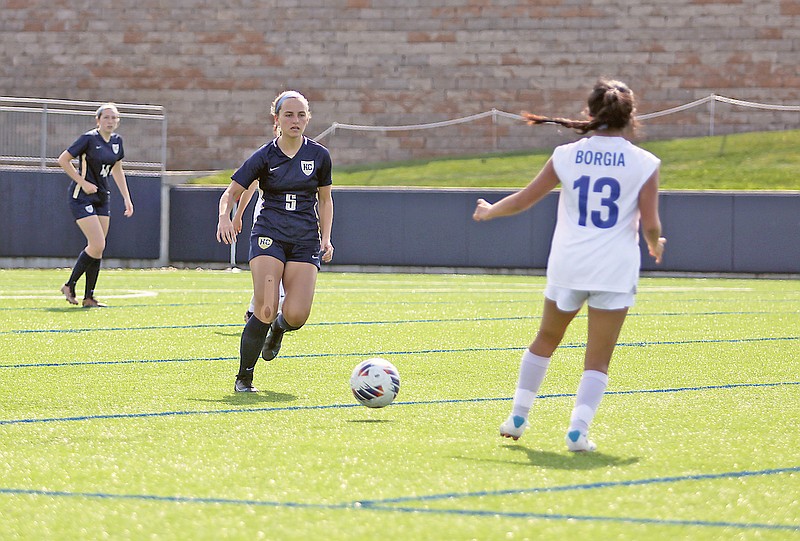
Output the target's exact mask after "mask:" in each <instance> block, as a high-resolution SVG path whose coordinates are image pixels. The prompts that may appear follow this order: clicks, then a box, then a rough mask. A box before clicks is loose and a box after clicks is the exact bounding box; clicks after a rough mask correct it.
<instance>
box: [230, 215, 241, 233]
mask: <svg viewBox="0 0 800 541" xmlns="http://www.w3.org/2000/svg"><path fill="white" fill-rule="evenodd" d="M232 223H233V230H234V231H236V232H237V233H241V232H242V217H241V216H238V215H237V216H234V217H233V222H232Z"/></svg>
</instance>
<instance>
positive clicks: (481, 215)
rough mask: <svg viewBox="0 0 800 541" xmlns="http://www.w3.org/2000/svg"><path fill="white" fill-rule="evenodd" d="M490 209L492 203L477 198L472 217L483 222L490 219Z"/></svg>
mask: <svg viewBox="0 0 800 541" xmlns="http://www.w3.org/2000/svg"><path fill="white" fill-rule="evenodd" d="M491 210H492V204H491V203H489V202H488V201H486V200H485V199H478V204H477V205H476V206H475V212H473V213H472V219H473V220H475V221H476V222H485V221H486V220H491V219H492V218H491V216H489V212H490V211H491Z"/></svg>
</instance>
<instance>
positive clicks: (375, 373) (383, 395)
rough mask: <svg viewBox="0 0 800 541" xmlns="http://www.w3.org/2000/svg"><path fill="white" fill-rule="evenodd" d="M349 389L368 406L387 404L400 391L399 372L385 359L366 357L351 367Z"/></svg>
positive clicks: (380, 406)
mask: <svg viewBox="0 0 800 541" xmlns="http://www.w3.org/2000/svg"><path fill="white" fill-rule="evenodd" d="M350 390H351V391H353V396H354V397H356V400H357V401H358V402H359V403H360V404H363V405H364V406H367V407H368V408H382V407H384V406H388V405H389V404H391V403H392V401H394V399H395V397H397V393H399V392H400V372H398V371H397V368H395V366H394V365H393V364H392V363H390V362H389V361H387V360H386V359H381V358H380V357H375V358H373V359H367V360H366V361H362V362H360V363H358V365H356V367H355V368H354V369H353V374H352V375H351V376H350Z"/></svg>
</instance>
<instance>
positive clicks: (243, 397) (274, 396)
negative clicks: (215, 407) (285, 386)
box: [189, 391, 297, 406]
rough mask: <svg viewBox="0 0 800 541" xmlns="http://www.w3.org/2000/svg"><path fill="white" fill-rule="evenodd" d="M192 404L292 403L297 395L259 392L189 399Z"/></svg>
mask: <svg viewBox="0 0 800 541" xmlns="http://www.w3.org/2000/svg"><path fill="white" fill-rule="evenodd" d="M189 400H190V401H193V402H210V403H213V404H229V405H231V406H241V405H243V404H265V403H273V402H293V401H295V400H297V395H293V394H289V393H276V392H274V391H259V392H257V393H231V394H229V395H228V396H224V397H222V398H219V399H213V398H189Z"/></svg>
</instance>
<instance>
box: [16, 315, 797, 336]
mask: <svg viewBox="0 0 800 541" xmlns="http://www.w3.org/2000/svg"><path fill="white" fill-rule="evenodd" d="M764 314H767V315H779V314H783V315H800V311H789V312H776V311H774V310H757V311H747V312H745V311H735V312H721V311H713V312H658V313H641V312H631V313H630V314H628V317H687V316H688V317H697V316H710V317H718V316H746V315H764ZM582 318H586V314H585V313H582V314H578V315H577V316H576V319H582ZM534 319H541V316H540V315H524V316H503V317H457V318H445V319H442V318H422V319H392V320H374V321H320V322H313V323H306V325H305V326H306V327H330V326H339V325H408V324H416V323H480V322H485V321H488V322H491V321H520V320H534ZM243 326H244V325H243V324H242V323H196V324H191V325H145V326H143V327H81V328H69V329H14V330H10V331H0V335H4V334H40V333H87V332H131V331H157V330H170V329H172V330H175V329H177V330H187V329H208V328H227V327H239V328H242V327H243Z"/></svg>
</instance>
